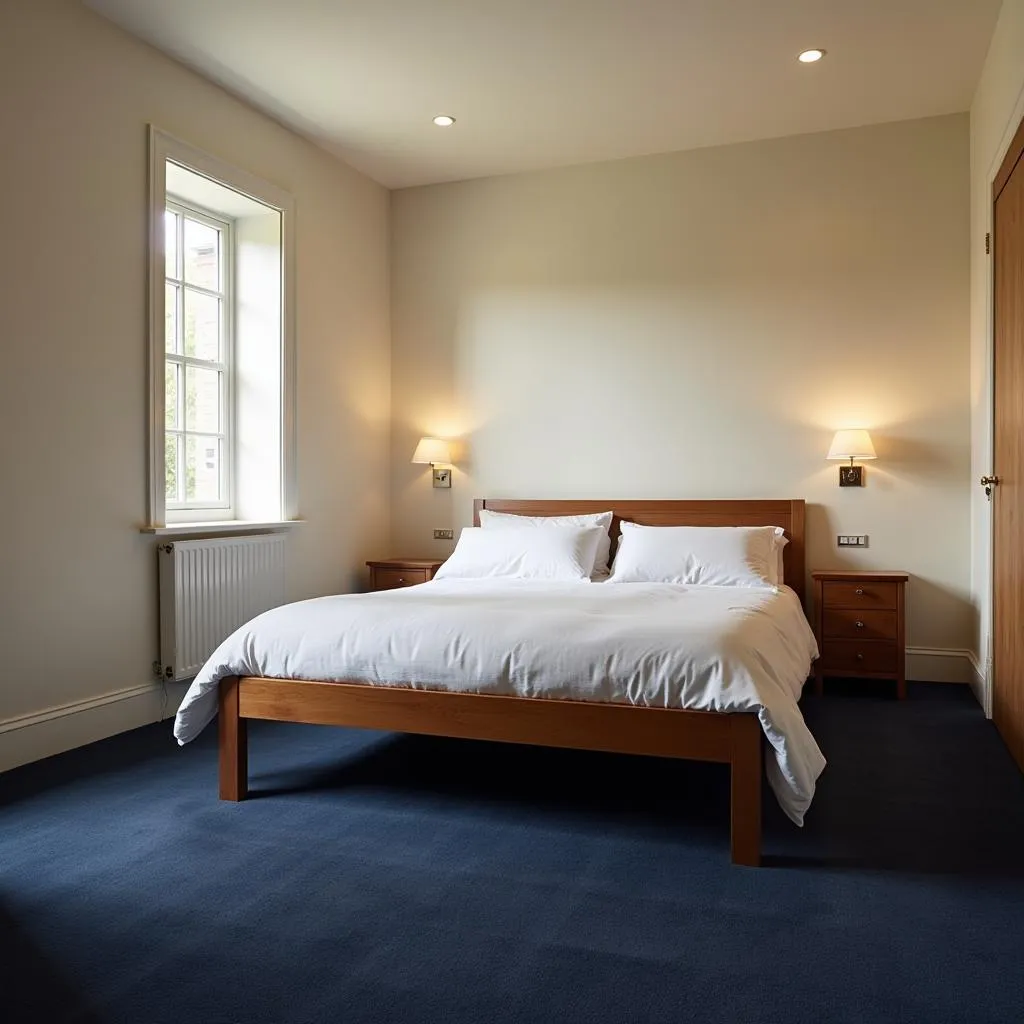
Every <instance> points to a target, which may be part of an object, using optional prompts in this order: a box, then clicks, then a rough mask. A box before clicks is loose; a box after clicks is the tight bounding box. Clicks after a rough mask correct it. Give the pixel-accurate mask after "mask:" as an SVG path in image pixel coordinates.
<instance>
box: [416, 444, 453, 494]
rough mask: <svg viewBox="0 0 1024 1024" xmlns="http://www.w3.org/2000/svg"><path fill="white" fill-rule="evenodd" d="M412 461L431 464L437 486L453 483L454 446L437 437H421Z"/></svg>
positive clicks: (447, 485)
mask: <svg viewBox="0 0 1024 1024" xmlns="http://www.w3.org/2000/svg"><path fill="white" fill-rule="evenodd" d="M412 461H413V462H416V463H420V464H424V465H425V464H429V465H430V467H431V469H433V475H434V486H435V487H451V485H452V470H451V462H452V446H451V445H450V444H449V443H448V442H447V441H442V440H441V439H440V438H437V437H421V438H420V443H419V444H418V445H416V451H414V452H413V453H412Z"/></svg>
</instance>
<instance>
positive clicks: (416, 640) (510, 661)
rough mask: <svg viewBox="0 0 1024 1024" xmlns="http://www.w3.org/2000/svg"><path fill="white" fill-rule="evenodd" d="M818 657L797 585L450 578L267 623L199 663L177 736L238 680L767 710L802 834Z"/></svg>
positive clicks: (784, 792)
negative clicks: (807, 706)
mask: <svg viewBox="0 0 1024 1024" xmlns="http://www.w3.org/2000/svg"><path fill="white" fill-rule="evenodd" d="M816 655H817V647H816V644H815V641H814V635H813V633H812V632H811V629H810V627H809V626H808V624H807V620H806V619H805V618H804V614H803V611H802V610H801V608H800V603H799V601H798V600H797V597H796V594H795V593H794V592H793V591H792V590H790V589H789V588H788V587H782V588H780V589H779V591H778V592H774V591H771V590H757V589H747V588H741V587H708V586H700V587H694V586H680V585H676V584H669V583H623V584H620V585H617V586H612V585H611V584H608V583H548V582H540V581H522V580H447V581H444V580H439V581H435V582H431V583H425V584H421V585H420V586H415V587H408V588H406V589H403V590H390V591H382V592H379V593H374V594H348V595H342V596H338V597H323V598H316V599H314V600H311V601H300V602H298V603H296V604H289V605H284V606H282V607H280V608H274V609H272V610H271V611H268V612H264V613H263V614H262V615H260V616H258V617H257V618H255V619H253V620H252V621H251V622H249V623H248V624H247V625H245V626H242V627H241V629H239V630H237V631H236V632H235V633H234V634H232V635H231V636H230V637H228V639H227V640H225V641H224V643H222V644H221V645H220V647H218V648H217V650H216V651H215V652H214V653H213V655H212V656H211V657H210V659H209V661H207V663H206V664H205V665H204V666H203V669H202V671H201V672H200V673H199V675H198V676H196V678H195V681H194V682H193V683H192V685H191V687H190V688H189V690H188V693H187V694H186V695H185V699H184V701H183V702H182V704H181V707H180V708H179V709H178V714H177V717H176V719H175V723H174V735H175V736H176V737H177V739H178V742H179V743H181V744H185V743H187V742H189V740H192V739H194V738H195V737H196V736H197V735H198V734H199V733H200V732H201V731H202V730H203V728H205V726H206V725H207V724H208V723H209V722H210V721H211V720H212V719H213V718H214V716H215V715H216V713H217V684H218V683H219V681H220V680H221V679H222V678H224V677H226V676H234V675H240V676H268V677H274V678H282V679H316V680H324V681H342V680H344V681H349V682H364V683H367V684H370V685H378V686H385V685H393V684H406V685H409V684H411V685H413V686H415V687H417V688H421V689H445V690H453V691H462V692H469V691H472V692H478V693H497V694H512V695H518V696H523V697H549V698H563V699H571V700H586V701H613V702H624V703H629V704H639V705H645V706H649V707H659V708H689V709H694V710H704V711H725V712H729V711H750V712H755V711H756V712H757V714H758V717H759V720H760V722H761V726H762V728H763V729H764V732H765V735H766V736H767V737H768V741H769V744H770V750H769V756H768V757H767V772H768V780H769V783H770V785H771V787H772V789H773V790H774V792H775V795H776V797H777V798H778V800H779V803H780V805H781V806H782V808H783V810H784V811H785V812H786V814H787V815H788V816H789V817H790V818H792V820H793V821H795V822H796V823H797V824H798V825H799V824H802V823H803V817H804V812H805V811H806V809H807V807H808V806H809V805H810V802H811V799H812V797H813V796H814V785H815V781H816V779H817V778H818V776H819V775H820V774H821V771H822V769H823V768H824V766H825V759H824V757H823V756H822V754H821V751H820V750H819V749H818V746H817V744H816V743H815V741H814V737H813V736H812V735H811V733H810V730H809V729H808V728H807V725H806V723H805V722H804V719H803V716H802V715H801V713H800V709H799V708H798V707H797V699H798V698H799V696H800V692H801V689H802V688H803V684H804V682H805V681H806V679H807V675H808V672H809V671H810V667H811V661H812V660H813V659H814V657H816Z"/></svg>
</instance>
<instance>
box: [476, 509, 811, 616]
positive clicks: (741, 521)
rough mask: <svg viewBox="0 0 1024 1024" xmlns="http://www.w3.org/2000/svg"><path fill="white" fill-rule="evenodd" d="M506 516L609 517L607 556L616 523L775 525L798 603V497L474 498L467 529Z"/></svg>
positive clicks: (801, 527)
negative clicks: (484, 515)
mask: <svg viewBox="0 0 1024 1024" xmlns="http://www.w3.org/2000/svg"><path fill="white" fill-rule="evenodd" d="M485 508H486V509H490V510H491V511H492V512H511V513H513V514H515V515H520V516H577V515H583V514H584V513H587V512H607V511H608V510H609V509H611V510H612V512H614V513H615V518H614V519H613V520H612V554H614V553H615V546H616V544H617V543H618V539H619V520H620V519H625V520H626V521H627V522H630V523H639V524H640V525H641V526H781V527H782V529H784V530H785V531H786V537H787V539H788V540H789V543H788V544H787V545H786V548H785V550H784V552H783V559H784V564H785V573H786V583H787V584H788V585H789V586H791V587H792V588H793V589H794V590H795V591H796V592H797V595H798V596H799V598H800V602H801V604H802V603H803V601H804V584H805V579H804V502H803V499H802V498H792V499H776V500H770V501H745V500H736V501H732V500H730V501H672V500H667V501H630V500H625V501H619V500H612V501H593V500H591V499H589V498H587V499H580V500H577V499H575V498H566V499H562V500H553V501H546V500H543V499H533V498H477V499H476V500H475V501H474V502H473V525H474V526H479V525H480V510H481V509H485Z"/></svg>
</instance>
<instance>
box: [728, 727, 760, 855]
mask: <svg viewBox="0 0 1024 1024" xmlns="http://www.w3.org/2000/svg"><path fill="white" fill-rule="evenodd" d="M730 718H731V719H732V792H731V798H732V862H733V864H744V865H746V866H748V867H753V868H756V867H759V866H760V864H761V774H762V770H763V769H762V763H761V761H762V759H761V723H760V722H759V721H758V718H757V715H755V714H750V713H744V714H734V715H731V716H730Z"/></svg>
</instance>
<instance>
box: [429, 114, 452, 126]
mask: <svg viewBox="0 0 1024 1024" xmlns="http://www.w3.org/2000/svg"><path fill="white" fill-rule="evenodd" d="M434 124H436V125H437V126H438V128H447V127H448V126H449V125H452V124H455V118H454V117H452V116H451V115H450V114H438V115H437V117H435V118H434Z"/></svg>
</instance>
